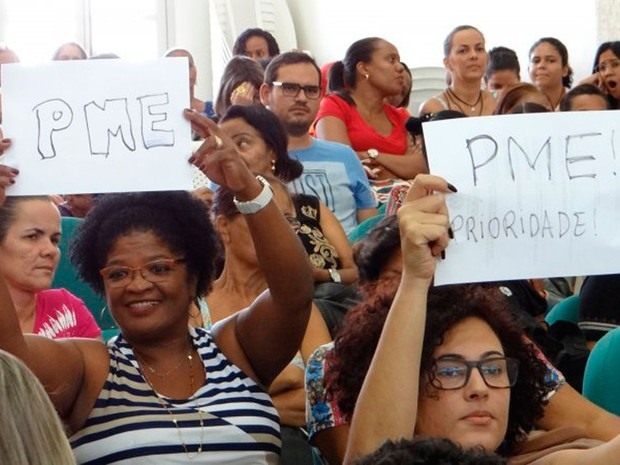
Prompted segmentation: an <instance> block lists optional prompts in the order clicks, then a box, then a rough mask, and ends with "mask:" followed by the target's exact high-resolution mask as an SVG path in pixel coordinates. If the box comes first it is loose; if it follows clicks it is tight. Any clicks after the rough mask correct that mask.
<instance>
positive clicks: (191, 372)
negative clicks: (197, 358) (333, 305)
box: [134, 340, 204, 460]
mask: <svg viewBox="0 0 620 465" xmlns="http://www.w3.org/2000/svg"><path fill="white" fill-rule="evenodd" d="M192 350H193V344H192V342H191V340H190V347H189V350H188V352H187V360H188V365H189V386H190V389H191V392H192V394H193V393H195V392H196V386H195V381H194V364H193V360H194V356H193V355H192ZM134 356H135V357H136V361H137V362H138V366H139V367H142V365H144V366H145V367H146V368H148V369H149V371H150V372H152V373H154V374H156V375H157V376H159V377H160V378H165V377H166V376H167V375H169V374H170V373H172V372H173V371H175V370H177V369H178V368H179V367H180V366H181V365H182V363H183V362H184V360H183V362H181V363H180V364H179V365H177V366H176V367H174V368H173V369H171V370H168V372H167V373H165V374H163V375H161V374H160V373H158V372H157V370H155V369H154V368H153V367H151V366H150V365H148V364H147V363H145V362H144V360H143V359H142V358H141V357H140V356H139V355H138V354H137V353H136V352H134ZM141 371H142V377H143V378H144V380H145V381H146V383H147V384H148V385H149V387H150V388H151V391H153V394H155V397H157V400H159V403H160V404H161V406H162V407H163V408H164V409H165V410H166V411H167V412H168V414H169V415H170V417H171V419H172V423H173V424H174V426H175V428H176V429H177V433H178V435H179V440H180V441H181V445H182V446H183V451H184V452H185V456H186V457H187V458H188V459H190V460H192V459H193V458H195V457H196V456H197V455H198V454H200V453H201V452H202V444H203V442H204V419H203V417H202V411H201V410H200V408H199V407H198V404H197V403H196V407H195V408H196V411H197V412H198V418H199V419H200V443H199V445H198V448H197V449H196V451H194V452H190V451H189V449H188V447H187V444H186V443H185V440H184V439H183V433H182V432H181V428H180V427H179V422H178V420H177V418H176V416H175V414H174V412H173V411H172V408H174V407H173V406H172V405H171V404H170V403H169V402H168V401H167V400H166V398H165V397H163V396H162V395H161V394H159V393H158V392H157V391H156V390H155V387H154V386H153V384H152V383H151V381H150V380H149V378H148V377H147V376H146V373H145V372H144V371H143V370H141Z"/></svg>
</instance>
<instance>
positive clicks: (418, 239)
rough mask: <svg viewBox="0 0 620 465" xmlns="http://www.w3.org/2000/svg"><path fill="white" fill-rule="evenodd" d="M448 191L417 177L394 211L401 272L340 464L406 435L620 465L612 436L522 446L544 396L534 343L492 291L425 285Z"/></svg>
mask: <svg viewBox="0 0 620 465" xmlns="http://www.w3.org/2000/svg"><path fill="white" fill-rule="evenodd" d="M451 190H452V189H450V185H449V184H447V183H446V181H445V180H443V179H441V178H438V177H435V176H425V177H418V178H417V179H416V180H415V181H414V183H413V185H412V187H411V189H410V190H409V194H408V196H407V199H406V201H405V203H404V205H403V206H402V207H401V209H400V210H399V212H398V218H399V229H400V232H401V238H402V255H403V273H402V277H401V280H400V283H399V286H398V290H397V292H396V295H395V297H394V300H393V302H392V304H391V307H390V310H389V313H388V316H387V319H386V322H385V326H384V327H383V330H382V333H381V336H380V338H379V342H378V345H377V349H376V351H375V353H374V356H373V360H372V362H371V364H370V367H369V369H368V373H367V375H366V379H365V380H364V383H363V385H362V388H361V391H360V395H359V398H358V399H357V404H356V406H355V412H354V414H353V419H352V422H351V431H350V435H349V442H348V447H347V455H346V458H345V463H351V462H352V461H353V460H355V459H357V458H359V457H360V456H362V455H364V454H367V453H370V452H372V451H373V450H374V449H376V448H378V447H379V446H380V445H381V444H382V443H383V442H384V441H385V440H388V439H392V440H395V439H398V438H402V437H405V438H407V437H411V436H413V435H421V436H438V437H445V438H448V439H450V440H452V441H454V442H455V443H457V444H459V445H460V446H461V447H463V448H482V449H484V450H486V451H497V452H498V453H500V454H501V455H503V456H506V457H510V463H515V464H534V463H535V464H536V465H544V464H562V465H567V464H581V463H588V464H596V465H598V464H601V465H603V464H606V465H608V464H618V463H620V435H619V436H616V437H615V438H614V439H611V440H610V441H609V442H607V443H604V444H600V442H598V441H589V442H587V441H586V442H581V443H580V444H579V445H577V444H574V443H571V440H566V441H556V444H553V445H554V446H557V447H549V445H550V444H549V442H547V444H546V446H544V447H537V448H536V447H533V445H532V443H534V442H535V441H536V440H535V439H532V441H531V442H530V443H529V444H526V441H527V440H528V433H529V432H530V431H531V430H532V428H533V427H534V425H535V423H536V421H537V420H538V419H540V418H541V417H542V416H543V413H544V406H545V404H546V401H547V395H548V393H549V387H548V386H547V385H546V384H545V371H546V370H545V365H544V363H543V362H542V361H541V360H540V358H539V356H538V355H537V351H536V350H535V347H534V345H533V344H532V343H530V342H528V341H527V339H525V338H524V336H523V332H522V330H521V329H520V328H519V326H518V324H517V323H516V321H515V320H514V319H513V318H512V317H511V316H510V314H509V312H507V311H502V300H501V296H500V295H499V291H497V292H491V291H490V290H485V289H483V288H481V287H479V286H472V287H469V286H444V287H433V286H432V280H433V276H434V273H435V264H436V260H437V259H438V258H439V257H444V256H445V252H446V247H447V245H448V242H449V220H448V210H447V207H446V204H445V201H444V197H443V194H448V193H450V191H451ZM448 253H449V250H448ZM573 433H574V432H573ZM550 434H551V433H550ZM557 435H558V436H559V435H560V433H558V434H557ZM549 438H550V437H549ZM571 439H575V436H574V435H573V436H572V437H571ZM541 443H542V442H541ZM539 446H541V444H539Z"/></svg>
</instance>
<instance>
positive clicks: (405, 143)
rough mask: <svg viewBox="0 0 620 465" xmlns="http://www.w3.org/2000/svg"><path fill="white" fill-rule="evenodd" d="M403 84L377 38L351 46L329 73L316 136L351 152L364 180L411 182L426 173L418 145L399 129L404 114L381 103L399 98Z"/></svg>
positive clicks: (398, 67) (401, 72)
mask: <svg viewBox="0 0 620 465" xmlns="http://www.w3.org/2000/svg"><path fill="white" fill-rule="evenodd" d="M405 79H406V78H405V68H404V66H403V65H402V63H401V62H400V55H399V54H398V50H397V49H396V47H395V46H394V45H392V44H391V43H389V42H387V41H386V40H383V39H380V38H378V37H368V38H365V39H361V40H358V41H357V42H355V43H353V44H352V45H351V46H350V47H349V49H348V50H347V52H346V54H345V57H344V59H343V60H342V61H338V62H336V63H334V64H333V66H332V68H331V70H330V73H329V92H330V93H329V94H328V95H326V96H325V97H324V98H323V101H322V102H321V108H320V109H319V113H318V115H317V117H316V121H317V123H316V134H317V136H318V137H319V138H320V139H326V140H332V141H335V142H340V143H343V144H346V145H349V146H351V147H352V148H353V150H355V152H356V153H357V155H358V156H359V158H360V160H361V161H362V163H363V164H364V166H365V168H366V171H367V173H368V177H369V178H370V179H376V180H385V179H413V178H414V177H415V175H416V174H418V173H423V172H426V171H427V167H426V161H425V159H424V156H423V155H422V152H421V150H420V146H419V144H414V141H412V140H410V138H409V136H408V133H407V131H406V129H405V122H406V121H407V119H409V117H410V114H409V112H408V111H407V109H406V108H395V107H393V106H391V105H389V104H387V103H385V101H384V99H385V98H387V97H391V96H394V95H397V94H401V92H402V89H403V86H404V85H405V82H406V81H405Z"/></svg>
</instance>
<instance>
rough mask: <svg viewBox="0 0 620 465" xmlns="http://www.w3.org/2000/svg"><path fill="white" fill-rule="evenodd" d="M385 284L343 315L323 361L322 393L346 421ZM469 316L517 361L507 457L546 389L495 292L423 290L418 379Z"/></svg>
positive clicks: (384, 302) (378, 325) (380, 321)
mask: <svg viewBox="0 0 620 465" xmlns="http://www.w3.org/2000/svg"><path fill="white" fill-rule="evenodd" d="M385 284H386V283H382V282H381V281H379V282H377V283H376V287H375V288H374V289H367V291H369V292H368V297H367V299H366V301H365V302H363V303H361V304H360V305H359V306H358V307H356V308H355V309H353V310H351V311H350V312H349V313H348V314H347V316H346V317H345V321H344V323H343V325H342V328H341V330H340V332H339V334H338V336H337V337H336V339H335V341H334V350H333V351H332V353H331V355H330V358H329V360H328V366H329V369H328V371H327V373H326V375H325V383H326V385H327V386H328V388H327V392H328V395H329V396H331V398H332V399H333V398H335V399H336V400H337V402H338V406H339V407H340V409H341V411H342V413H343V415H344V416H345V418H346V419H347V420H348V421H350V420H351V417H352V414H353V410H354V408H355V403H356V401H357V397H358V395H359V391H360V389H361V387H362V383H363V381H364V377H365V375H366V373H367V371H368V368H369V366H370V362H371V360H372V357H373V354H374V352H375V350H376V347H377V344H378V341H379V337H380V334H381V330H382V328H383V325H384V323H385V318H386V317H387V314H388V311H389V309H390V306H391V304H392V301H393V298H394V295H395V293H396V288H397V284H396V282H394V281H393V282H391V283H388V285H385ZM469 317H477V318H480V319H482V320H484V321H485V322H486V323H487V324H488V325H489V326H490V327H491V328H492V329H493V331H494V332H495V334H497V335H498V337H499V339H500V341H501V343H502V346H503V348H504V351H505V354H506V356H507V357H512V358H516V359H517V360H519V362H520V368H519V376H518V379H517V383H516V384H515V386H514V387H512V388H511V396H510V406H509V417H508V429H507V431H506V435H505V439H504V443H503V444H502V446H501V447H500V450H499V452H500V453H502V454H503V455H509V454H510V453H512V452H513V451H514V450H515V449H516V447H517V446H518V445H519V444H521V443H522V442H523V441H525V439H526V438H527V433H528V432H529V431H530V430H531V428H532V427H533V426H534V424H535V422H536V421H537V420H538V419H539V418H541V417H542V415H543V406H544V405H545V403H546V401H545V399H546V396H547V394H548V392H549V388H548V387H546V385H545V383H544V378H545V374H546V366H545V365H544V364H543V363H542V362H541V361H540V359H539V358H538V356H537V351H536V349H535V346H534V345H533V344H532V343H528V342H527V340H526V339H525V338H524V333H523V331H522V330H521V328H520V327H519V325H518V323H517V322H516V320H515V319H514V317H513V315H512V313H511V312H510V310H509V309H508V308H507V307H506V303H505V300H504V299H503V297H502V296H501V295H500V291H499V290H498V289H496V288H487V287H483V286H480V285H458V286H442V287H435V288H432V289H431V290H430V291H429V297H428V311H427V318H426V328H425V333H424V345H423V350H422V362H421V367H420V372H421V373H424V374H425V375H424V376H422V377H421V378H422V379H423V380H424V379H426V380H428V379H429V376H430V375H431V373H432V372H433V367H434V362H433V353H434V352H435V349H436V348H437V347H438V346H440V345H441V344H442V343H443V341H444V336H445V334H446V332H447V331H448V330H449V329H451V328H452V327H454V326H455V325H457V324H458V323H460V322H461V321H463V320H465V319H466V318H469ZM421 392H425V393H426V395H433V393H434V392H435V391H434V388H432V386H431V385H430V383H426V384H425V387H424V388H423V390H422V391H421Z"/></svg>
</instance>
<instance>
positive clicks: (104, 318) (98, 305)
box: [52, 216, 118, 340]
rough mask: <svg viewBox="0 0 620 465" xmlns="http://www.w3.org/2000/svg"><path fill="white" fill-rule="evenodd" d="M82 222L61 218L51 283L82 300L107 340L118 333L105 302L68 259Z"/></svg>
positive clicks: (54, 286)
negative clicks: (56, 257)
mask: <svg viewBox="0 0 620 465" xmlns="http://www.w3.org/2000/svg"><path fill="white" fill-rule="evenodd" d="M83 221H84V220H83V219H82V218H71V217H64V216H63V217H62V218H61V226H62V237H61V239H60V244H58V246H59V248H60V262H59V263H58V268H57V269H56V274H55V275H54V280H53V281H52V287H53V288H65V289H67V290H68V291H69V292H71V293H72V294H74V295H75V296H77V297H79V298H80V299H82V300H83V301H84V304H85V305H86V307H87V308H88V309H89V310H90V312H91V313H92V314H93V317H94V318H95V321H96V322H97V324H98V325H99V327H100V328H101V330H102V331H103V333H104V334H103V338H104V340H108V339H109V338H110V337H111V336H113V335H115V334H117V333H118V329H117V327H116V323H115V322H114V320H113V319H112V317H111V316H110V312H108V311H107V309H106V303H105V300H104V299H103V298H102V297H101V296H100V295H99V294H97V293H96V292H95V291H93V290H92V289H91V287H90V286H89V285H88V284H86V283H85V282H84V281H82V280H81V279H80V278H79V276H78V273H77V270H76V268H75V267H74V266H73V264H72V263H71V260H70V258H69V250H70V246H71V242H72V240H73V238H74V237H75V234H76V232H77V230H78V228H79V226H80V224H82V222H83Z"/></svg>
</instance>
